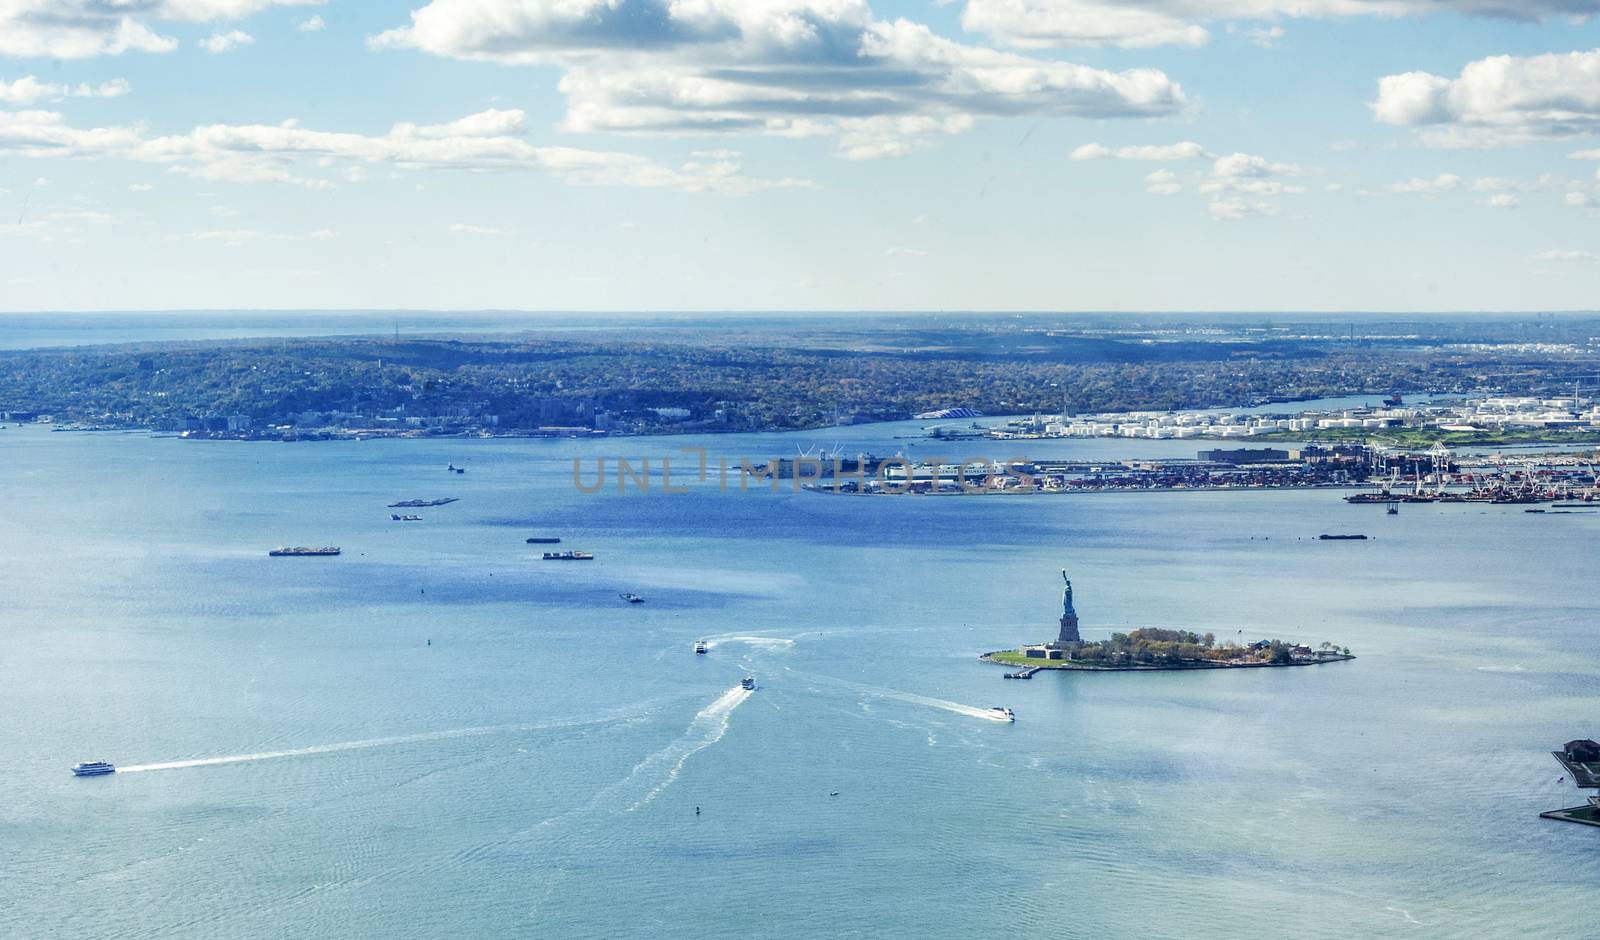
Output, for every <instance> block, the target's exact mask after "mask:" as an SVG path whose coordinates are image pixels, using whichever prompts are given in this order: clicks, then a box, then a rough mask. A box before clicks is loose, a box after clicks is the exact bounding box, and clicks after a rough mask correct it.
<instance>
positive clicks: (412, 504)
mask: <svg viewBox="0 0 1600 940" xmlns="http://www.w3.org/2000/svg"><path fill="white" fill-rule="evenodd" d="M459 501H460V498H459V497H456V496H446V497H445V498H443V499H402V500H401V501H400V502H398V503H390V504H389V508H390V509H427V508H428V507H430V506H448V505H450V504H451V503H454V502H459Z"/></svg>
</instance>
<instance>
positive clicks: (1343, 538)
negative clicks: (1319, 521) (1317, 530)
mask: <svg viewBox="0 0 1600 940" xmlns="http://www.w3.org/2000/svg"><path fill="white" fill-rule="evenodd" d="M1317 538H1318V539H1321V540H1322V541H1324V542H1348V541H1356V542H1365V541H1366V540H1367V537H1366V536H1365V535H1328V534H1327V533H1323V534H1322V535H1319V536H1317Z"/></svg>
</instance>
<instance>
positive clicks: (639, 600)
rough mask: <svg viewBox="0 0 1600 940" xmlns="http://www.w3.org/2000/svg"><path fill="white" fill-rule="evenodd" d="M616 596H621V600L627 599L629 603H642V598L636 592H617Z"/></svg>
mask: <svg viewBox="0 0 1600 940" xmlns="http://www.w3.org/2000/svg"><path fill="white" fill-rule="evenodd" d="M617 596H618V597H621V598H622V599H623V600H625V601H627V602H628V603H630V604H643V603H644V598H642V597H640V596H639V595H637V594H619V595H617Z"/></svg>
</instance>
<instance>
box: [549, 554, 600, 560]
mask: <svg viewBox="0 0 1600 940" xmlns="http://www.w3.org/2000/svg"><path fill="white" fill-rule="evenodd" d="M544 560H545V561H594V555H592V554H590V553H589V552H545V553H544Z"/></svg>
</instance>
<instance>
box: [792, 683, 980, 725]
mask: <svg viewBox="0 0 1600 940" xmlns="http://www.w3.org/2000/svg"><path fill="white" fill-rule="evenodd" d="M796 675H801V676H804V677H805V678H807V679H814V680H816V681H819V682H831V683H834V684H835V685H842V686H844V687H845V688H849V689H854V690H856V691H857V692H860V693H862V694H864V695H871V696H875V697H877V698H888V699H894V700H896V701H900V702H910V703H911V704H913V705H926V706H927V707H929V708H937V709H940V710H942V711H947V712H953V713H955V714H957V715H966V716H967V717H969V718H982V719H984V720H986V721H1004V722H1009V721H1010V720H1011V719H1009V718H1007V717H1006V716H1004V715H1002V714H1000V713H999V712H997V711H995V710H994V709H992V708H979V707H978V706H976V705H963V704H961V703H960V702H952V701H949V700H947V699H942V698H933V697H932V696H928V695H918V694H917V693H915V692H902V691H900V690H898V689H880V688H878V687H877V686H871V685H862V684H861V683H859V682H851V681H849V680H847V679H835V678H833V677H832V676H818V675H813V674H811V673H796Z"/></svg>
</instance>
